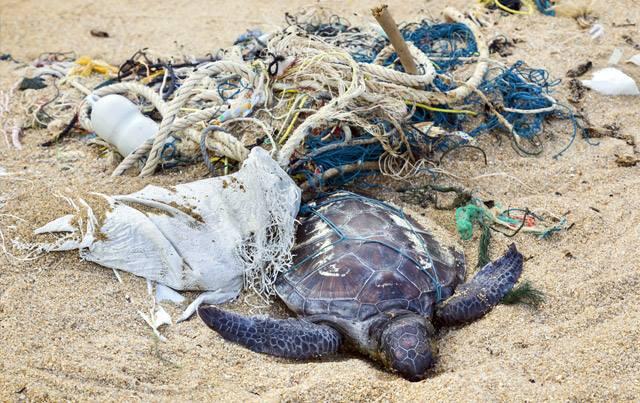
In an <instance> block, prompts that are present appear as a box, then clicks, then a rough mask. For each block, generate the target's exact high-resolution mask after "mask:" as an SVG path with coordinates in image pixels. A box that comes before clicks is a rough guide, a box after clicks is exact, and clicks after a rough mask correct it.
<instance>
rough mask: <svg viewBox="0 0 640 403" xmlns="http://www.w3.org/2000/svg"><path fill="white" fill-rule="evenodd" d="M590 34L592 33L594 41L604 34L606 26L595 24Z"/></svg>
mask: <svg viewBox="0 0 640 403" xmlns="http://www.w3.org/2000/svg"><path fill="white" fill-rule="evenodd" d="M589 35H591V39H593V40H594V41H595V40H598V39H600V38H602V36H603V35H604V27H603V26H602V25H600V24H594V25H593V26H592V27H591V29H590V30H589Z"/></svg>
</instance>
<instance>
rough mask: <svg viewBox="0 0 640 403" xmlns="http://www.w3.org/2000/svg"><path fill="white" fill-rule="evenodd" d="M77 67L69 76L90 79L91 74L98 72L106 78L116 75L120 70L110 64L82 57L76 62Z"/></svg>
mask: <svg viewBox="0 0 640 403" xmlns="http://www.w3.org/2000/svg"><path fill="white" fill-rule="evenodd" d="M75 63H76V64H77V66H75V67H74V68H72V69H71V71H69V76H76V75H78V76H82V77H88V76H90V75H91V73H93V72H96V73H100V74H104V75H105V76H111V75H116V74H117V73H118V68H117V67H115V66H112V65H110V64H109V63H107V62H105V61H102V60H94V59H91V58H90V57H89V56H81V57H79V58H78V59H77V60H76V62H75Z"/></svg>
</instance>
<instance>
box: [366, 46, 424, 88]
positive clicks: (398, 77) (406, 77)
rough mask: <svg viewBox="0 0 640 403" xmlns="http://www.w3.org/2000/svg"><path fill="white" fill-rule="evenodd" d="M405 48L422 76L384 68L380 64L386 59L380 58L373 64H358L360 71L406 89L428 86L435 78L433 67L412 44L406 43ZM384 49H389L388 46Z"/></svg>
mask: <svg viewBox="0 0 640 403" xmlns="http://www.w3.org/2000/svg"><path fill="white" fill-rule="evenodd" d="M407 46H408V48H409V52H410V53H411V56H413V58H414V60H415V61H416V64H417V65H418V68H422V70H423V73H422V74H415V75H414V74H407V73H404V72H401V71H397V70H394V69H391V68H388V67H384V66H382V65H381V62H382V61H384V60H385V59H386V58H381V59H380V60H378V58H376V60H375V61H374V63H359V65H360V67H362V70H364V72H365V73H369V74H371V75H373V76H376V77H377V78H380V79H383V80H387V81H390V82H392V83H395V84H400V85H404V86H407V87H416V88H423V87H424V86H426V85H429V84H431V83H432V82H433V80H434V78H435V77H436V69H435V67H434V66H433V63H432V62H431V60H429V58H428V57H427V55H425V54H424V53H423V52H422V51H421V50H420V49H418V48H417V47H416V46H415V45H414V44H413V43H411V42H407ZM385 49H390V47H389V46H387V48H385ZM385 49H383V51H385V52H387V53H388V52H389V50H385Z"/></svg>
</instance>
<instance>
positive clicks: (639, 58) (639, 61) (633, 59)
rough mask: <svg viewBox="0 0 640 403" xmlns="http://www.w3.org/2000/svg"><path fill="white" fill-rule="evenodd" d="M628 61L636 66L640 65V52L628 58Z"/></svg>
mask: <svg viewBox="0 0 640 403" xmlns="http://www.w3.org/2000/svg"><path fill="white" fill-rule="evenodd" d="M627 63H633V64H635V65H636V66H640V53H638V54H637V55H633V56H632V57H631V58H630V59H629V60H627Z"/></svg>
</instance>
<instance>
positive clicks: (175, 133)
mask: <svg viewBox="0 0 640 403" xmlns="http://www.w3.org/2000/svg"><path fill="white" fill-rule="evenodd" d="M444 15H445V18H446V21H445V22H440V21H429V20H422V21H419V22H415V23H405V24H401V25H400V26H399V30H400V33H401V35H402V37H403V38H404V40H405V41H406V42H407V44H408V50H409V53H410V56H411V57H412V59H413V60H415V64H416V66H417V74H409V73H407V72H405V69H404V67H403V65H402V63H401V62H400V61H399V57H398V54H397V53H396V51H395V48H394V47H393V46H392V45H391V44H390V42H389V40H388V38H387V35H386V34H385V32H384V31H383V30H382V29H380V27H379V26H377V25H374V24H370V25H369V26H361V27H359V26H352V25H350V24H349V22H347V21H346V20H344V19H342V18H340V17H338V16H336V15H332V14H330V13H329V12H328V11H327V10H324V9H311V10H308V11H306V12H303V13H301V14H297V15H292V14H287V16H286V23H287V26H286V27H285V28H283V29H281V30H279V31H275V32H272V33H262V32H261V31H259V30H252V31H248V32H246V33H245V34H243V35H241V36H240V37H238V39H237V41H236V42H235V44H234V46H232V47H230V48H227V49H222V50H220V51H218V52H216V53H215V54H213V55H209V56H208V57H207V58H202V59H196V58H186V57H185V58H183V59H176V58H166V57H165V58H161V57H154V56H153V55H152V54H151V53H150V52H148V51H146V50H141V51H139V52H136V54H134V55H133V56H132V57H131V58H130V59H128V60H126V61H125V62H124V63H122V64H121V65H120V67H115V66H113V65H111V64H109V63H107V62H104V61H101V60H93V59H91V58H89V57H86V56H83V57H79V58H75V56H73V55H70V54H46V55H42V56H41V57H40V58H39V59H38V60H37V61H36V62H34V63H33V66H32V67H31V69H30V73H29V74H28V76H25V78H24V79H23V80H22V81H21V82H20V83H19V86H18V88H16V89H14V91H13V93H12V94H10V95H11V97H12V99H13V100H14V102H13V104H14V107H19V108H21V109H22V110H24V113H22V116H23V119H22V121H15V122H13V124H12V125H11V124H9V125H8V127H7V128H6V131H5V132H6V133H9V132H13V140H12V141H13V143H14V144H19V132H20V131H21V130H22V129H23V128H29V127H42V126H47V127H48V128H49V130H50V131H51V132H54V133H56V134H55V136H54V137H53V138H52V139H51V140H50V141H49V142H47V143H48V144H51V143H53V142H55V141H56V140H57V139H59V138H61V137H63V136H67V135H68V134H69V133H70V132H71V131H78V130H80V131H84V132H85V133H87V134H88V136H87V137H85V138H86V140H87V141H89V142H91V143H96V144H99V145H101V146H103V147H105V150H112V151H113V152H112V153H111V155H113V156H115V157H116V159H117V158H119V157H117V155H118V153H117V151H118V150H119V151H120V154H124V155H123V156H122V157H124V158H123V159H122V160H121V161H119V164H118V165H117V167H116V168H115V169H114V171H113V175H121V174H123V173H124V172H126V171H128V170H132V171H135V172H139V173H140V175H143V176H148V175H152V174H153V173H155V172H156V171H157V170H158V169H170V168H172V167H175V166H176V165H183V164H191V163H195V162H198V161H203V162H204V163H205V164H206V166H207V167H208V168H209V170H210V171H211V173H212V174H213V175H221V174H225V173H229V172H232V171H235V170H237V169H239V166H240V163H241V162H242V161H244V160H245V159H246V158H247V156H248V155H249V151H250V150H251V149H252V148H253V147H257V146H260V147H262V148H264V149H266V150H268V151H269V153H270V155H271V156H272V157H273V158H274V159H275V160H276V161H278V163H279V164H280V166H281V167H283V168H284V169H285V170H286V171H287V172H288V173H289V174H290V175H291V176H292V177H293V178H294V179H295V180H296V181H297V182H298V183H299V184H301V187H302V188H303V189H304V190H308V189H312V190H315V191H323V190H327V189H329V188H333V187H336V186H340V185H344V184H346V183H350V182H352V181H354V180H355V179H356V178H358V177H359V176H361V175H363V174H365V173H370V172H378V173H382V174H384V175H387V176H391V177H394V178H409V177H413V176H416V175H424V174H429V175H432V176H433V177H434V178H436V177H437V176H438V175H441V174H442V170H440V169H439V167H438V161H439V158H440V157H442V156H443V155H444V154H445V153H447V152H448V151H450V150H452V149H454V148H457V147H468V146H473V145H474V143H475V142H476V139H477V138H478V137H479V136H481V135H482V134H485V133H488V132H493V133H501V135H503V136H506V137H507V138H508V139H509V141H511V142H512V144H513V146H514V147H515V148H516V149H517V150H518V152H520V153H521V154H537V153H540V152H541V150H542V146H543V141H542V139H541V137H540V135H541V133H542V130H543V124H544V122H545V121H547V120H548V119H563V120H566V121H567V122H568V125H569V126H570V127H572V129H571V130H572V133H573V134H572V136H571V138H570V140H569V144H570V142H571V141H573V138H574V137H575V136H576V134H577V133H578V132H579V130H580V127H579V125H578V122H577V120H576V118H575V116H574V114H573V113H572V111H571V109H569V108H568V107H566V106H564V105H562V104H560V103H558V102H557V101H556V100H555V99H554V98H553V96H552V90H553V87H554V86H555V85H557V84H558V83H559V81H558V80H552V79H551V78H550V77H549V74H548V73H547V72H546V71H545V70H543V69H540V68H533V67H530V66H528V65H527V64H526V63H525V62H524V61H518V62H517V63H515V64H513V65H504V64H502V63H501V62H499V61H497V60H493V59H492V58H491V57H490V53H489V48H488V46H487V41H486V40H485V38H484V37H483V35H482V33H481V31H480V29H479V26H478V25H477V23H476V22H472V20H471V19H469V18H467V17H466V16H465V15H463V14H462V13H460V12H458V11H456V10H454V9H447V10H446V11H445V13H444ZM112 94H117V95H119V96H124V97H126V98H127V99H129V100H130V101H132V102H133V103H135V105H137V108H139V109H140V111H141V112H142V113H143V114H144V115H146V116H147V117H149V118H151V120H153V121H155V122H157V123H156V125H157V128H155V129H153V127H152V129H150V130H151V132H150V134H149V135H148V137H147V138H141V139H140V140H139V142H138V144H127V147H124V149H130V150H133V151H131V152H128V151H123V147H119V144H118V143H117V141H116V140H115V139H114V138H113V137H110V133H109V131H110V130H116V131H117V130H123V128H122V126H118V125H119V124H120V123H121V122H119V121H117V119H115V118H113V119H114V120H115V121H114V122H113V124H112V126H113V127H111V128H107V129H103V128H102V126H104V125H100V124H98V125H99V126H100V127H94V125H96V121H99V120H100V116H97V117H96V116H93V112H95V110H96V109H98V107H97V106H96V104H97V105H100V101H101V100H102V99H105V98H106V96H107V95H112ZM5 96H9V94H6V95H5ZM118 102H121V103H122V102H125V103H126V100H124V101H122V100H119V101H118ZM110 107H111V106H110ZM8 108H10V106H9V105H8V106H7V107H6V108H5V109H8ZM113 108H115V106H113ZM123 108H125V109H126V107H123ZM103 109H104V108H103ZM116 109H117V108H116ZM106 113H107V115H106V116H113V114H112V115H108V113H109V112H108V111H107V112H106ZM95 114H96V115H99V113H98V112H96V113H95ZM122 119H125V117H122ZM105 130H106V133H105ZM101 131H102V133H101ZM6 133H5V136H7V134H6ZM94 133H97V134H98V135H97V136H96V135H95V134H94ZM7 141H9V140H8V137H7ZM567 147H568V145H567ZM565 149H566V147H565V148H563V149H560V150H557V153H556V154H557V155H560V154H561V153H562V152H563V151H564V150H565Z"/></svg>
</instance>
